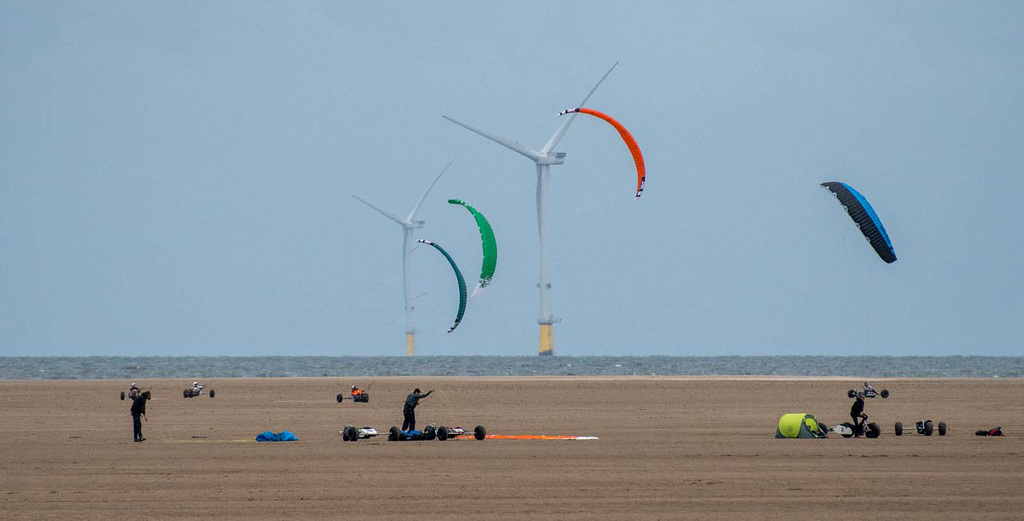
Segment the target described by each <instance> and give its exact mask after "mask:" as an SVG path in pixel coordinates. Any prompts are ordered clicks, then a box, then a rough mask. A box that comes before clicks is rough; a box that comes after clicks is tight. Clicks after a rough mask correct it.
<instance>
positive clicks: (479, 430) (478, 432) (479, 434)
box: [473, 425, 487, 441]
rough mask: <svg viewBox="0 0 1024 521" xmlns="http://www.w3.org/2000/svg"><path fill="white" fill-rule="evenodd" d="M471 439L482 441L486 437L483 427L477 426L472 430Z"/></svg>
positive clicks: (485, 430)
mask: <svg viewBox="0 0 1024 521" xmlns="http://www.w3.org/2000/svg"><path fill="white" fill-rule="evenodd" d="M473 437H474V438H476V439H477V440H481V441H482V440H483V439H484V438H486V437H487V429H485V428H484V426H483V425H477V426H476V428H475V429H473Z"/></svg>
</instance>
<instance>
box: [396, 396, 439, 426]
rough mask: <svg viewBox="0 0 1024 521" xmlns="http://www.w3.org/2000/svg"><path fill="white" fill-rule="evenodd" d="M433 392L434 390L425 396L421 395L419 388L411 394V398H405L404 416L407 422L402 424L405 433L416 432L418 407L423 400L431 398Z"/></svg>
mask: <svg viewBox="0 0 1024 521" xmlns="http://www.w3.org/2000/svg"><path fill="white" fill-rule="evenodd" d="M432 392H434V390H433V389H431V390H429V391H427V392H426V393H425V394H420V390H419V388H417V389H416V390H414V391H413V392H411V393H409V396H406V397H405V407H404V408H403V409H402V415H403V416H404V417H405V420H404V421H403V422H402V430H403V431H414V430H416V406H417V405H419V403H420V400H421V399H423V398H426V397H428V396H430V393H432Z"/></svg>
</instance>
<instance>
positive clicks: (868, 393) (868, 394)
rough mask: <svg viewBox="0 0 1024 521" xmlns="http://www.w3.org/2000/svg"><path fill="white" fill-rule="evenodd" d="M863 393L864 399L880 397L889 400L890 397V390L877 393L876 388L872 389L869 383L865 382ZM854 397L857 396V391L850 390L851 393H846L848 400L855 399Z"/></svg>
mask: <svg viewBox="0 0 1024 521" xmlns="http://www.w3.org/2000/svg"><path fill="white" fill-rule="evenodd" d="M861 393H862V396H863V397H864V398H878V397H879V396H881V397H882V398H888V397H889V390H888V389H882V391H881V392H879V391H876V390H875V388H874V387H871V385H870V384H868V383H867V382H864V390H863V391H861ZM854 396H857V391H855V390H853V389H850V390H849V391H846V397H847V398H853V397H854Z"/></svg>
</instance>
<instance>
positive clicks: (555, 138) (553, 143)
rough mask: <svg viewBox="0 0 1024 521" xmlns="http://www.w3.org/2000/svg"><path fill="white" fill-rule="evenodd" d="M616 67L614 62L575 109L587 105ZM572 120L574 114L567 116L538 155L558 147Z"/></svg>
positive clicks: (574, 116) (574, 117)
mask: <svg viewBox="0 0 1024 521" xmlns="http://www.w3.org/2000/svg"><path fill="white" fill-rule="evenodd" d="M618 66H619V62H615V64H613V65H612V67H611V68H610V69H608V72H606V73H604V76H601V79H600V80H597V84H596V85H594V88H592V89H590V92H588V93H587V95H586V96H584V97H583V101H581V102H580V104H579V105H576V106H577V107H582V106H585V105H586V104H587V100H589V99H590V96H592V95H593V94H594V91H595V90H597V88H598V87H600V86H601V84H602V83H604V79H605V78H607V77H608V75H609V74H611V73H612V71H613V70H615V67H618ZM574 119H576V114H575V113H572V114H569V117H568V118H566V119H565V121H563V122H562V125H561V126H560V127H558V130H556V131H555V133H554V134H553V135H552V136H551V139H549V140H548V142H547V144H546V145H544V148H542V149H540V153H541V154H542V155H548V154H550V153H551V151H552V150H554V149H555V147H557V146H558V142H559V141H561V140H562V136H564V135H565V131H566V130H569V125H571V124H572V121H573V120H574Z"/></svg>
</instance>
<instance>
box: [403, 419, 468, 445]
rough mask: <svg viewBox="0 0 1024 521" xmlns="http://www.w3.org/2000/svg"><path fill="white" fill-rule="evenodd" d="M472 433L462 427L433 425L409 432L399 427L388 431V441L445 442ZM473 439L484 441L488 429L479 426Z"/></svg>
mask: <svg viewBox="0 0 1024 521" xmlns="http://www.w3.org/2000/svg"><path fill="white" fill-rule="evenodd" d="M468 434H470V432H468V431H466V429H463V428H462V427H446V426H444V425H441V426H440V427H439V426H437V424H434V423H431V424H430V425H427V427H426V428H424V429H423V430H422V431H417V430H408V431H403V430H401V429H399V428H398V427H391V430H390V431H388V441H429V440H434V439H436V440H440V441H445V440H448V439H454V438H458V437H461V436H466V435H468ZM472 434H473V437H474V438H476V439H477V440H483V439H484V438H486V437H487V429H485V428H484V426H483V425H477V426H476V428H474V429H473V432H472Z"/></svg>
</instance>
